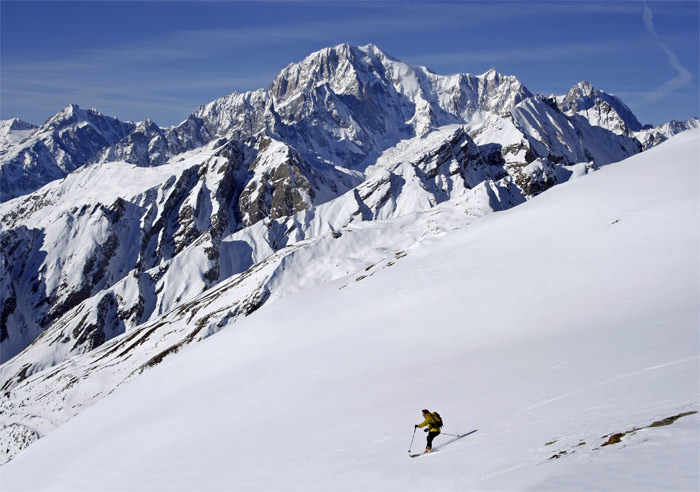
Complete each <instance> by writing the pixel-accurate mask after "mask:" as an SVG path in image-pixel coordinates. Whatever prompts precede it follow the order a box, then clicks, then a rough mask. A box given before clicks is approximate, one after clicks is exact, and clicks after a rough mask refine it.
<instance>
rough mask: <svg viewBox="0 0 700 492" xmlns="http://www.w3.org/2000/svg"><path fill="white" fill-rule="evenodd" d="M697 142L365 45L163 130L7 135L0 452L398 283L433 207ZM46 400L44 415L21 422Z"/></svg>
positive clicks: (319, 59) (85, 114)
mask: <svg viewBox="0 0 700 492" xmlns="http://www.w3.org/2000/svg"><path fill="white" fill-rule="evenodd" d="M697 126H700V123H699V122H698V120H697V119H694V120H690V121H688V122H682V123H676V122H671V123H669V124H667V125H665V126H663V127H660V128H657V129H650V128H643V127H642V125H640V124H639V122H638V121H637V120H636V118H635V117H634V115H632V114H631V112H630V111H629V109H628V108H627V107H626V106H625V105H624V104H623V103H622V102H621V101H619V99H617V98H615V97H614V96H610V95H608V94H605V93H604V92H602V91H598V90H596V89H595V88H593V87H591V86H590V84H587V83H581V84H577V85H576V86H574V87H573V88H572V89H571V90H570V91H569V93H568V94H567V95H565V96H560V97H549V98H548V97H542V96H538V95H535V94H533V93H531V92H530V91H529V90H527V88H525V87H524V86H523V85H522V84H521V83H520V82H519V81H518V80H517V79H516V78H515V77H512V76H503V75H501V74H499V73H497V72H496V71H495V70H489V71H488V72H486V73H484V74H482V75H478V76H475V75H469V74H459V75H452V76H441V75H437V74H434V73H432V72H430V71H428V70H427V69H425V68H422V67H411V66H409V65H406V64H404V63H402V62H400V61H398V60H395V59H394V58H392V57H391V56H389V55H387V54H386V53H384V52H382V51H381V50H380V49H379V48H377V47H376V46H373V45H368V46H364V47H354V46H349V45H339V46H336V47H333V48H327V49H324V50H321V51H319V52H316V53H313V54H311V55H310V56H309V57H307V58H306V59H305V60H302V61H301V62H299V63H293V64H290V65H289V66H287V67H286V68H285V69H283V70H282V71H281V72H280V73H279V75H278V76H277V77H275V79H274V80H273V81H272V83H271V84H270V86H269V88H268V89H267V90H262V89H261V90H258V91H254V92H248V93H245V94H231V95H228V96H226V97H223V98H220V99H217V100H216V101H213V102H211V103H209V104H206V105H204V106H201V107H200V108H198V109H197V110H196V111H195V112H194V113H193V114H192V115H190V116H189V117H188V118H187V119H186V120H185V121H184V122H183V123H182V124H180V125H178V126H176V127H172V128H169V129H164V128H160V127H158V126H157V125H156V124H155V123H153V122H151V121H150V120H146V121H143V122H139V123H131V122H127V123H124V122H120V121H119V120H117V119H115V118H109V117H105V116H103V115H101V114H100V113H98V112H97V111H94V110H83V109H80V108H78V107H77V106H74V105H71V106H68V107H67V108H66V109H64V110H63V111H61V112H60V113H59V114H57V115H56V116H54V117H53V118H51V119H49V120H48V121H47V122H46V123H44V125H42V126H40V127H36V126H33V125H30V124H27V123H24V122H21V121H19V120H10V121H7V122H2V123H1V124H0V200H1V201H3V202H4V203H0V245H2V249H1V250H0V358H1V360H2V361H3V364H2V365H1V366H0V388H2V391H3V395H4V398H3V403H2V407H1V408H2V411H3V413H5V414H7V415H12V416H13V419H14V421H16V422H17V423H18V425H20V427H16V428H15V427H13V428H12V429H9V428H8V430H7V432H5V431H4V430H3V431H0V438H3V439H7V440H9V441H8V442H13V443H28V442H30V441H31V440H32V439H31V436H30V435H29V434H27V432H25V431H24V430H22V429H24V428H25V427H26V429H39V431H38V432H39V434H40V435H42V433H45V432H48V431H49V430H50V429H52V428H53V427H55V426H56V425H58V424H60V423H61V422H63V421H65V420H66V419H67V418H70V416H71V415H73V414H75V413H77V412H78V411H79V410H80V409H81V408H84V407H85V406H87V405H89V404H90V403H92V402H93V401H96V400H97V399H99V398H100V397H102V396H103V395H105V394H107V393H108V392H109V391H111V390H112V389H113V388H115V387H116V386H118V385H119V384H122V383H123V382H125V381H127V380H128V379H129V378H131V377H135V376H136V375H138V374H140V373H141V372H143V371H144V370H147V369H148V368H150V367H153V366H155V365H157V364H158V363H159V362H160V361H162V360H163V359H164V358H166V357H167V356H169V355H170V354H173V353H176V352H177V351H178V350H180V349H181V348H182V347H184V346H185V345H187V344H189V343H192V342H195V341H197V340H200V339H202V338H204V337H206V336H209V335H211V334H213V333H215V332H216V331H217V330H218V329H220V327H221V326H223V325H225V324H226V323H228V322H229V321H230V320H234V319H236V318H238V317H241V316H246V315H248V314H250V313H251V312H253V311H255V310H256V309H259V308H260V307H261V306H263V305H264V304H265V303H266V302H269V301H270V300H272V299H275V298H277V297H280V296H283V295H285V294H286V293H288V292H292V291H294V290H298V289H300V288H302V287H303V286H305V285H309V283H311V284H313V283H314V282H315V283H320V282H324V281H327V280H329V279H335V278H340V277H343V276H345V275H348V274H350V273H355V272H358V274H359V272H365V269H371V268H373V267H374V265H376V264H379V263H382V264H384V265H387V266H390V263H391V264H393V262H394V261H398V260H399V259H400V258H401V257H402V255H405V252H404V251H403V250H401V251H388V250H387V249H386V247H385V244H384V242H383V241H384V240H383V239H382V238H383V237H386V235H391V234H394V235H395V236H396V237H400V240H398V239H396V237H394V238H393V243H392V244H398V243H401V244H403V245H404V246H405V248H408V247H410V246H411V245H412V244H414V243H415V242H416V241H418V240H419V239H420V238H422V237H426V236H430V235H432V234H438V233H440V232H442V231H443V229H440V227H436V226H435V225H434V223H433V222H432V221H431V219H430V217H431V213H432V212H431V211H432V210H434V209H437V210H439V212H435V213H454V214H455V216H454V220H453V221H452V222H450V223H453V224H454V227H457V226H461V225H464V224H466V223H469V222H470V221H472V220H474V219H475V218H477V217H480V216H482V215H485V214H487V213H490V212H493V211H495V210H503V209H507V208H510V207H513V206H516V205H518V204H520V203H522V202H524V201H526V200H527V199H529V198H531V197H532V196H535V195H537V194H539V193H542V192H544V191H546V190H547V189H549V188H550V187H552V186H554V185H556V184H558V183H561V182H565V181H568V180H569V179H572V178H575V177H577V176H580V175H582V174H586V173H588V172H591V171H593V170H595V169H597V167H599V166H601V165H605V164H608V163H611V162H615V161H618V160H621V159H624V158H625V157H628V156H630V155H632V154H635V153H637V152H640V151H642V150H643V149H646V148H648V147H650V146H653V145H655V144H656V143H658V142H660V141H662V140H664V139H665V138H668V136H670V135H672V134H673V133H676V132H679V131H683V130H684V129H687V128H692V127H697ZM59 178H61V179H59ZM447 202H449V203H448V205H450V207H443V206H442V204H445V203H447ZM441 207H442V208H441ZM453 209H454V212H447V210H453ZM409 218H410V220H409ZM388 219H394V220H393V221H392V222H391V224H394V225H391V226H389V225H387V224H388V222H382V221H387V220H388ZM403 221H405V222H410V223H411V224H413V225H412V226H411V227H410V228H402V226H401V224H403V223H404V222H403ZM374 222H377V224H380V225H378V226H377V228H376V229H374V228H373V227H371V226H370V225H368V224H371V223H374ZM361 224H364V225H362V227H360V225H361ZM356 234H363V236H362V237H363V238H364V239H363V241H362V243H363V244H366V245H367V246H366V249H365V250H363V251H362V252H358V251H355V250H352V249H348V248H350V246H348V244H355V242H353V240H354V239H353V238H354V236H355V235H356ZM392 237H393V236H392ZM353 247H354V246H353ZM386 258H391V261H388V260H386ZM366 275H368V274H367V273H362V274H361V275H360V276H361V277H365V276H366ZM302 279H303V280H302ZM168 320H178V323H180V322H183V323H185V325H184V326H186V328H185V329H179V330H170V329H169V326H170V325H169V321H168ZM183 320H184V321H183ZM92 378H100V381H101V385H98V386H100V388H99V389H98V390H95V388H94V387H89V388H87V389H86V390H85V393H84V394H85V396H84V397H81V398H80V399H79V401H73V400H71V398H73V397H69V396H68V395H69V393H70V394H73V393H71V391H69V390H70V388H71V387H72V386H74V385H75V384H77V383H76V381H83V380H86V381H90V380H92ZM37 392H44V393H42V394H50V395H52V396H51V397H50V398H48V399H47V400H46V401H50V403H47V404H46V406H42V407H37V408H32V409H28V408H25V407H24V406H23V405H24V404H23V403H22V402H25V401H31V400H33V399H35V398H36V396H37V395H38V394H39V393H37ZM68 400H71V405H73V406H72V407H71V408H70V409H68V407H67V405H68V403H67V401H68ZM30 410H31V411H30ZM21 426H25V427H21ZM3 436H4V437H3ZM17 446H20V445H19V444H18V445H17Z"/></svg>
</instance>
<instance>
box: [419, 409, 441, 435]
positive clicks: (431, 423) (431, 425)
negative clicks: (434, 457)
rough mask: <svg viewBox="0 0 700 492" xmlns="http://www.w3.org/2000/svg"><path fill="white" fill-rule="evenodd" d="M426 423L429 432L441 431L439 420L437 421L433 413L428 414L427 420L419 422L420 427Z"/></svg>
mask: <svg viewBox="0 0 700 492" xmlns="http://www.w3.org/2000/svg"><path fill="white" fill-rule="evenodd" d="M426 425H427V426H428V432H437V433H438V434H439V433H440V428H439V427H438V426H437V422H436V421H435V417H433V414H432V413H429V414H428V415H426V416H425V420H424V421H423V423H422V424H418V427H425V426H426Z"/></svg>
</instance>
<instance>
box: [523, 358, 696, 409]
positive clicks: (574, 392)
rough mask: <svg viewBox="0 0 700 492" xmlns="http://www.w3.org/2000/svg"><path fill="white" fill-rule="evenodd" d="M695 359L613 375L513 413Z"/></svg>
mask: <svg viewBox="0 0 700 492" xmlns="http://www.w3.org/2000/svg"><path fill="white" fill-rule="evenodd" d="M693 360H695V361H697V360H700V356H694V357H687V358H685V359H680V360H675V361H671V362H666V363H664V364H658V365H655V366H651V367H646V368H644V369H640V370H638V371H632V372H628V373H625V374H621V375H619V376H615V377H613V378H609V379H606V380H604V381H600V382H598V383H593V384H589V385H587V386H584V387H582V388H579V389H578V390H576V391H571V392H569V393H565V394H563V395H561V396H557V397H555V398H550V399H548V400H543V401H539V402H537V403H533V404H532V405H529V406H527V407H525V408H523V409H519V410H515V411H514V412H513V415H521V414H523V413H525V412H528V411H530V410H534V409H536V408H540V407H543V406H545V405H549V404H550V403H554V402H556V401H559V400H563V399H565V398H569V397H571V396H574V395H576V394H578V393H581V392H583V391H588V390H590V389H592V388H597V387H600V386H605V385H607V384H610V383H612V382H614V381H619V380H620V379H626V378H630V377H633V376H637V375H639V374H643V373H645V372H648V371H655V370H658V369H663V368H666V367H670V366H675V365H678V364H684V363H686V362H690V361H693Z"/></svg>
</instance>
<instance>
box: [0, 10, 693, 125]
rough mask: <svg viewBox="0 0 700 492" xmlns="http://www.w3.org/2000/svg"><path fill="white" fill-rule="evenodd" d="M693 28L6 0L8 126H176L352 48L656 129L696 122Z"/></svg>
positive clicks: (549, 14) (636, 15)
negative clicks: (593, 106)
mask: <svg viewBox="0 0 700 492" xmlns="http://www.w3.org/2000/svg"><path fill="white" fill-rule="evenodd" d="M699 22H700V2H698V1H697V0H689V1H680V2H678V1H664V2H660V1H650V2H643V1H641V0H627V1H606V2H592V1H585V2H578V1H565V0H559V1H542V2H530V1H518V2H505V1H490V2H477V1H446V2H439V1H433V2H425V1H423V2H420V1H402V2H398V1H391V2H370V1H357V0H356V1H351V2H348V1H324V2H320V1H283V2H272V1H270V2H268V1H256V2H245V1H208V2H205V1H158V2H147V1H138V0H132V1H120V2H109V1H77V2H63V1H45V2H31V1H27V0H22V1H13V0H2V1H0V43H1V44H0V70H1V71H0V118H2V119H8V118H12V117H19V118H21V119H23V120H26V121H29V122H32V123H43V122H44V121H45V120H46V119H47V118H48V117H49V116H51V115H52V114H55V113H56V112H58V111H59V110H60V109H61V108H63V107H65V106H66V105H68V104H69V103H75V104H78V105H79V106H81V107H93V108H97V109H98V110H100V111H101V112H102V113H104V114H108V115H112V116H117V117H119V118H120V119H123V120H133V121H139V120H143V119H145V118H151V119H152V120H153V121H155V122H156V123H158V124H159V125H161V126H169V125H172V124H177V123H179V122H180V121H182V120H184V119H185V118H186V117H187V115H188V114H190V113H191V112H192V111H193V110H194V109H195V108H196V107H197V106H198V105H200V104H205V103H207V102H209V101H211V100H213V99H216V98H218V97H221V96H223V95H226V94H228V93H230V92H233V91H237V92H243V91H246V90H254V89H258V88H261V87H267V86H268V84H269V83H270V81H271V80H272V79H273V78H274V76H275V75H276V73H277V72H279V71H280V70H281V69H282V68H284V67H285V66H286V65H288V64H289V63H291V62H295V61H298V60H301V59H303V58H304V57H305V56H307V55H308V54H309V53H311V52H313V51H316V50H319V49H321V48H324V47H326V46H333V45H336V44H340V43H343V42H347V43H350V44H354V45H364V44H367V43H374V44H376V45H377V46H379V47H380V48H382V49H383V50H384V51H386V52H388V53H389V54H391V55H393V56H394V57H396V58H398V59H400V60H403V61H405V62H407V63H410V64H412V65H425V66H427V67H428V68H430V69H431V70H433V71H435V72H437V73H440V74H451V73H457V72H466V73H473V74H480V73H483V72H485V71H487V70H488V69H489V68H491V67H494V68H496V70H498V71H499V72H501V73H503V74H509V75H510V74H512V75H515V76H517V77H518V78H519V79H520V81H521V82H522V83H523V84H525V86H526V87H528V88H529V89H530V90H531V91H534V92H542V93H547V94H549V93H556V94H563V93H565V92H566V91H567V90H568V88H569V87H570V86H572V85H573V84H575V83H577V82H579V81H581V80H588V81H590V82H591V83H592V84H593V85H594V86H596V87H598V88H599V89H602V90H605V91H606V92H610V93H613V94H615V95H617V96H619V97H621V98H622V99H623V101H625V102H626V103H627V105H628V106H630V107H631V108H632V110H633V111H634V112H635V114H636V115H637V116H638V117H639V119H640V120H641V121H642V122H644V123H652V124H660V123H663V122H665V121H668V120H670V119H687V118H690V117H692V116H698V115H699V113H700V109H699V106H700V100H699V97H700V96H699V95H698V94H699V92H700V90H699V86H698V79H699V77H700V74H699V67H698V66H699V64H700V62H699V60H700V49H699V45H700V28H699Z"/></svg>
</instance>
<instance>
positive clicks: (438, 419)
mask: <svg viewBox="0 0 700 492" xmlns="http://www.w3.org/2000/svg"><path fill="white" fill-rule="evenodd" d="M431 415H432V416H433V419H435V427H437V428H438V429H439V428H440V427H442V426H443V425H444V424H443V422H442V417H440V414H439V413H437V412H433V413H432V414H431Z"/></svg>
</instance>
